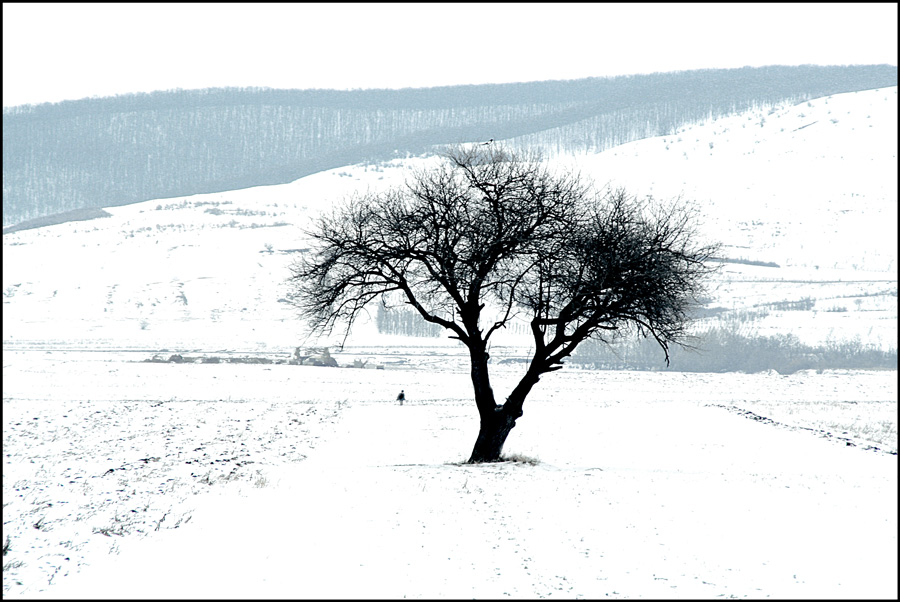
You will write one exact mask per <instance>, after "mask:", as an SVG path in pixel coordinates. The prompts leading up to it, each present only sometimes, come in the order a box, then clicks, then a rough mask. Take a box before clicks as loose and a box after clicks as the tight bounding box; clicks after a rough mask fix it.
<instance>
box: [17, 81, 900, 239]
mask: <svg viewBox="0 0 900 602" xmlns="http://www.w3.org/2000/svg"><path fill="white" fill-rule="evenodd" d="M896 85H897V68H896V67H894V66H890V65H877V66H836V67H818V66H800V67H763V68H749V67H747V68H742V69H722V70H700V71H684V72H675V73H655V74H650V75H634V76H619V77H608V78H588V79H580V80H568V81H546V82H534V83H518V84H493V85H470V86H448V87H439V88H422V89H410V88H408V89H402V90H355V91H336V90H273V89H259V88H226V89H221V88H217V89H205V90H175V91H166V92H154V93H149V94H130V95H123V96H115V97H109V98H91V99H83V100H77V101H65V102H61V103H55V104H41V105H23V106H19V107H12V108H4V110H3V225H4V226H8V225H11V224H18V223H20V222H23V221H25V220H29V219H34V218H39V217H42V216H45V215H52V214H57V213H62V212H66V211H72V210H76V209H84V208H91V207H105V206H115V205H123V204H128V203H134V202H140V201H145V200H150V199H157V198H168V197H175V196H184V195H189V194H198V193H205V192H219V191H223V190H233V189H238V188H245V187H249V186H259V185H266V184H283V183H287V182H291V181H293V180H296V179H298V178H301V177H303V176H306V175H309V174H312V173H315V172H318V171H322V170H325V169H331V168H335V167H340V166H342V165H348V164H353V163H359V162H362V161H366V160H369V161H383V160H388V159H392V158H395V157H397V156H406V155H407V154H413V155H418V154H421V153H423V152H426V151H427V150H428V149H429V148H431V147H432V146H434V145H440V144H453V143H459V142H466V141H479V140H485V139H488V138H494V139H496V140H509V141H510V142H511V143H512V144H514V145H540V146H541V147H544V148H550V149H556V150H559V151H583V150H591V151H600V150H604V149H606V148H610V147H613V146H616V145H618V144H622V143H625V142H630V141H633V140H637V139H640V138H644V137H647V136H655V135H663V134H668V133H672V132H674V131H675V129H676V128H678V127H681V126H683V125H685V124H689V123H693V122H696V121H698V120H702V119H707V118H709V117H716V116H723V115H729V114H732V113H734V112H738V111H742V110H746V109H749V108H753V107H758V106H767V105H772V104H777V103H782V102H800V101H804V100H808V99H811V98H816V97H820V96H827V95H829V94H837V93H842V92H852V91H858V90H867V89H872V88H879V87H887V86H896Z"/></svg>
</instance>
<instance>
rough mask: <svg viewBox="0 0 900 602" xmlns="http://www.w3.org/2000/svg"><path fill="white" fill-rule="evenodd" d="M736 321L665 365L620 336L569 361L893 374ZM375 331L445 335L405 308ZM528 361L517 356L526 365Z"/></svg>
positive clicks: (597, 365) (854, 351)
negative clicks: (755, 331)
mask: <svg viewBox="0 0 900 602" xmlns="http://www.w3.org/2000/svg"><path fill="white" fill-rule="evenodd" d="M811 303H812V301H811V300H810V299H802V300H800V301H797V302H784V304H773V306H777V307H778V308H780V309H783V310H788V309H794V310H808V309H810V308H811ZM738 322H739V320H738V319H735V320H732V322H731V323H729V322H724V323H721V324H719V325H717V326H713V327H711V328H709V329H707V330H706V331H705V332H703V333H701V334H699V335H697V338H696V341H695V342H694V345H695V346H696V347H697V349H684V348H681V347H677V346H672V347H670V348H669V356H670V358H669V359H670V363H669V366H666V363H665V354H664V353H663V351H662V349H660V347H659V345H658V344H657V343H656V341H654V340H653V339H652V338H642V337H637V336H624V337H622V338H621V339H620V340H618V341H615V342H612V343H611V344H606V343H602V342H600V341H596V340H593V339H588V340H586V341H584V342H583V343H581V344H580V345H579V346H578V347H577V348H576V349H575V353H574V354H572V356H571V358H570V359H569V360H568V362H569V363H571V364H573V365H576V366H579V367H581V368H586V369H594V370H640V371H645V370H646V371H657V370H659V371H672V372H747V373H753V372H764V371H766V370H775V371H777V372H779V373H781V374H793V373H794V372H797V371H798V370H896V369H897V350H896V349H890V350H883V349H880V348H878V347H875V346H874V345H864V344H862V342H860V341H859V340H858V339H853V340H844V341H835V342H830V343H828V344H826V345H819V346H812V345H805V344H803V343H801V342H800V340H799V339H798V338H797V337H796V336H795V335H793V334H776V335H772V336H763V335H757V334H753V333H752V332H748V331H747V329H746V328H745V327H744V326H743V325H742V324H740V323H738ZM376 325H377V327H378V332H379V333H382V334H393V335H405V336H413V337H441V336H445V333H444V329H443V328H441V327H440V326H438V325H436V324H430V323H428V322H426V321H425V320H423V319H422V317H421V316H420V315H419V313H418V312H416V311H414V310H411V309H409V308H406V307H393V308H391V309H388V310H385V309H384V308H383V307H381V306H380V305H379V306H378V313H377V315H376ZM510 326H511V331H513V333H514V334H518V335H523V339H522V341H523V342H527V341H528V340H530V335H529V334H528V332H527V331H528V326H527V325H526V324H524V323H522V324H520V323H513V324H511V325H510ZM528 359H530V358H524V357H522V358H518V359H517V360H509V359H507V360H506V361H507V362H509V361H522V362H527V361H528Z"/></svg>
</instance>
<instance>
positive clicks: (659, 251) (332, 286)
mask: <svg viewBox="0 0 900 602" xmlns="http://www.w3.org/2000/svg"><path fill="white" fill-rule="evenodd" d="M444 159H445V161H444V162H443V163H442V164H441V165H440V166H439V167H436V168H434V169H430V170H422V171H418V172H416V173H415V174H414V175H413V177H412V178H411V179H410V180H409V181H408V182H407V183H406V185H405V186H403V187H400V188H395V189H392V190H390V191H387V192H383V193H378V194H369V195H366V196H362V197H355V198H351V199H349V200H348V201H347V202H345V203H344V204H342V205H340V206H337V207H336V208H334V209H333V211H332V212H331V213H330V214H328V215H324V216H322V217H321V218H320V219H319V220H318V221H317V222H316V223H315V225H314V227H313V228H312V230H311V231H310V232H308V234H309V235H310V236H311V238H312V239H313V241H314V249H313V251H312V252H311V253H310V254H308V255H306V256H304V257H303V258H302V259H301V260H299V261H298V262H296V263H295V264H294V265H293V266H292V267H291V271H292V278H291V280H290V282H291V284H292V290H291V295H290V298H291V302H292V303H293V304H294V305H295V306H296V307H298V308H299V309H300V310H301V315H302V317H304V318H305V319H306V320H308V323H309V325H310V327H311V329H312V331H313V332H318V333H323V334H328V333H331V332H332V331H333V329H334V328H335V327H336V326H339V325H343V326H345V327H346V331H345V335H346V333H349V331H350V329H351V327H352V325H353V323H354V320H355V319H356V318H357V316H358V315H359V313H360V312H361V311H362V310H363V308H365V307H366V306H367V305H368V304H369V303H370V302H372V301H374V300H380V301H381V302H383V303H384V302H387V300H389V299H390V298H392V297H400V298H401V299H402V301H403V302H405V303H407V304H409V305H410V306H411V307H413V308H414V309H415V310H416V311H417V312H418V313H419V315H421V316H422V318H423V319H424V320H426V321H428V322H431V323H433V324H438V325H440V326H442V327H444V328H446V329H447V330H448V331H450V333H451V335H450V336H451V338H455V339H458V340H460V341H461V342H462V343H463V344H464V345H465V346H466V347H467V348H468V351H469V358H470V361H471V378H472V385H473V387H474V394H475V403H476V405H477V407H478V412H479V415H480V418H481V427H480V430H479V433H478V438H477V440H476V442H475V446H474V449H473V450H472V455H471V457H470V458H469V462H492V461H497V460H499V459H500V453H501V450H502V448H503V444H504V442H505V441H506V438H507V436H508V434H509V432H510V430H511V429H512V428H513V427H514V426H515V424H516V420H517V419H518V418H519V417H521V416H522V413H523V412H522V407H523V403H524V401H525V398H526V397H527V395H528V393H529V392H530V391H531V389H532V387H533V386H534V385H535V384H536V383H537V382H538V380H539V378H540V377H541V375H543V374H546V373H548V372H552V371H554V370H559V369H560V368H562V367H563V360H564V359H565V358H566V357H568V356H569V355H570V354H571V353H572V352H573V351H574V350H575V348H576V346H577V345H578V344H579V343H580V342H582V341H584V340H585V339H587V338H589V337H594V338H596V339H600V340H602V341H609V340H611V338H612V337H613V336H615V335H616V334H617V333H618V332H620V331H622V330H623V329H624V328H626V327H628V326H633V327H635V328H636V329H637V331H638V332H639V333H640V334H641V335H643V336H652V337H653V338H654V339H655V340H656V341H657V343H659V345H660V347H661V348H662V351H663V353H664V356H665V361H666V363H667V364H668V360H669V355H668V348H669V345H670V344H672V343H676V344H681V345H684V344H685V341H686V340H687V339H686V335H687V332H686V326H687V324H688V321H689V314H688V312H689V310H690V308H691V307H692V306H693V305H695V304H696V303H697V301H696V300H697V298H698V297H699V296H700V294H701V293H702V291H703V288H702V287H703V282H704V280H705V276H706V275H707V274H708V273H709V272H711V271H712V269H713V268H711V267H710V266H709V264H707V263H705V262H706V260H707V259H709V257H710V255H711V253H713V252H714V251H715V249H716V247H715V246H712V245H701V244H698V243H697V238H698V237H697V234H696V232H695V230H694V224H695V217H696V215H695V212H694V210H693V209H691V207H690V206H688V205H685V204H683V203H675V204H670V205H667V206H663V205H662V204H658V203H654V202H652V201H651V200H649V199H647V200H638V199H635V198H633V197H630V196H628V195H627V194H626V193H625V192H624V191H622V190H616V191H609V190H607V191H605V192H603V193H597V192H595V191H593V189H592V187H591V186H590V184H588V183H585V181H583V179H582V178H580V177H579V176H578V175H575V174H573V173H564V174H562V175H557V174H555V173H553V172H551V171H550V169H549V168H548V167H547V166H546V165H545V164H544V163H542V162H541V161H540V160H539V159H538V158H535V157H523V156H521V155H516V154H513V153H511V152H510V151H508V150H506V149H504V148H502V147H501V146H500V145H497V144H491V145H475V146H473V147H470V148H465V147H458V148H455V149H452V150H450V151H448V152H447V153H446V154H445V155H444ZM513 319H519V320H522V319H524V320H525V321H527V322H528V323H530V326H531V334H532V336H533V338H534V355H533V357H532V359H531V363H530V365H529V366H528V369H527V371H526V373H525V375H524V376H523V377H522V379H521V381H520V382H519V383H518V385H517V386H516V387H515V388H514V389H513V390H512V392H511V393H510V394H509V396H508V397H507V398H506V401H505V402H504V403H503V404H498V403H496V400H495V397H494V391H493V389H492V388H491V383H490V377H489V373H488V360H489V356H488V352H487V350H488V343H489V341H490V339H491V336H492V335H494V334H495V333H496V332H497V331H498V330H499V329H501V328H504V327H505V326H507V325H508V324H509V323H510V321H511V320H513Z"/></svg>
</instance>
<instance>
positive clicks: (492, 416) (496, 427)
mask: <svg viewBox="0 0 900 602" xmlns="http://www.w3.org/2000/svg"><path fill="white" fill-rule="evenodd" d="M484 368H485V370H486V369H487V365H486V364H485V366H484ZM538 380H540V370H539V369H536V368H534V367H532V368H530V369H529V370H528V372H527V373H526V374H525V376H523V377H522V380H521V381H519V384H518V385H517V386H516V388H515V389H513V392H512V393H511V394H510V396H509V397H508V398H507V399H506V403H504V404H503V405H502V406H498V405H495V406H494V407H493V408H490V409H483V408H482V407H481V406H479V408H478V410H479V414H480V415H481V427H480V428H479V430H478V439H476V440H475V447H474V449H472V455H471V457H470V458H469V464H476V463H478V462H499V461H500V452H502V451H503V444H504V443H506V438H507V437H508V436H509V432H510V431H511V430H512V429H513V427H515V426H516V420H517V419H518V418H519V417H521V416H522V404H524V402H525V397H526V396H527V395H528V393H529V392H530V391H531V388H532V387H533V386H534V385H535V384H537V382H538ZM492 395H493V394H492Z"/></svg>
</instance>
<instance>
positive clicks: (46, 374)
mask: <svg viewBox="0 0 900 602" xmlns="http://www.w3.org/2000/svg"><path fill="white" fill-rule="evenodd" d="M3 362H4V377H5V378H4V380H5V382H4V413H3V421H4V427H3V428H4V442H5V445H4V448H5V458H4V502H5V504H7V505H6V506H5V508H4V537H7V536H11V546H10V551H9V553H8V554H7V555H6V556H5V557H4V563H5V564H7V565H8V563H10V562H13V563H19V562H21V563H24V564H22V565H21V566H18V567H14V568H9V569H7V570H5V571H4V575H5V578H4V594H5V597H46V596H49V597H62V598H68V597H85V598H94V597H112V598H119V597H125V598H127V597H202V598H217V597H397V598H399V597H402V596H407V597H438V596H440V597H481V598H485V597H501V596H513V597H545V596H560V597H576V596H581V597H588V598H593V597H603V596H617V597H659V598H663V597H664V598H668V597H685V598H687V597H718V596H725V597H729V596H735V597H752V598H757V597H766V596H770V597H799V598H816V597H834V598H842V597H845V598H860V597H893V596H895V595H896V593H897V456H896V455H891V454H889V453H885V452H884V451H876V450H873V449H868V450H866V449H865V448H866V447H871V446H873V445H875V446H877V447H881V448H882V449H884V448H885V447H890V444H891V443H892V445H893V449H894V450H896V414H895V412H896V399H897V381H896V374H895V373H888V372H881V373H878V372H874V373H827V372H826V373H824V374H815V373H814V372H813V373H810V372H804V373H797V374H794V375H791V376H787V377H785V376H779V375H777V374H757V375H745V374H716V375H713V374H691V375H687V374H671V373H629V372H594V371H571V372H567V371H563V372H560V373H556V374H553V375H549V376H547V377H545V378H544V379H543V380H542V382H541V383H540V384H539V385H538V387H537V388H536V390H535V391H534V393H533V396H532V398H531V399H529V400H528V402H527V403H526V406H525V416H523V418H522V419H521V420H520V421H519V424H518V426H517V427H516V429H515V430H514V431H513V433H512V434H511V436H510V439H509V441H508V443H507V450H506V451H507V453H509V454H518V455H519V456H521V457H524V458H526V459H533V460H536V461H537V463H536V464H529V463H521V462H515V463H503V464H499V465H482V466H467V465H460V464H459V463H460V462H461V461H463V460H465V459H466V457H467V455H468V452H469V451H471V449H470V448H471V445H472V443H473V442H474V438H475V435H476V433H477V422H478V419H477V412H476V411H475V408H474V404H473V403H472V402H471V401H470V400H469V397H470V395H469V391H468V389H469V387H470V385H469V383H468V376H467V373H466V372H465V371H464V370H460V369H456V368H447V369H444V370H441V369H439V368H434V367H432V368H430V369H428V370H419V369H406V370H403V369H386V370H358V369H350V368H340V369H335V368H315V367H304V366H288V365H270V366H262V365H232V364H214V365H207V364H203V365H200V364H152V363H142V362H130V361H128V357H123V356H121V355H116V354H103V353H96V354H79V353H65V352H57V353H51V354H46V353H44V352H40V353H39V352H23V351H20V352H8V351H6V352H4V358H3ZM516 375H517V373H516V371H515V370H514V369H512V368H505V369H498V370H497V373H496V377H495V383H494V384H495V388H496V389H497V390H498V391H503V390H508V388H509V387H510V386H511V384H512V382H513V380H514V379H515V377H516ZM401 388H404V389H405V390H406V392H407V399H408V401H407V402H406V403H405V404H404V405H403V406H400V405H398V404H397V403H396V402H395V401H393V398H394V396H395V395H396V392H397V391H399V390H400V389H401ZM769 404H779V405H781V406H782V407H788V408H794V407H795V408H798V409H801V410H802V408H803V407H804V406H805V405H808V404H818V406H819V407H818V409H817V411H816V412H815V415H816V416H818V417H819V418H822V417H824V416H826V415H827V413H828V410H829V408H837V409H840V408H842V407H844V406H845V405H848V404H849V405H853V407H854V408H855V409H856V410H858V412H857V415H858V417H859V419H860V420H865V419H867V418H868V419H869V420H870V421H876V420H880V419H883V418H884V417H885V416H887V417H890V416H892V415H893V419H894V430H893V441H892V442H888V444H885V442H883V441H870V440H866V439H865V438H863V437H862V436H860V433H856V432H853V431H852V430H849V431H848V432H846V433H845V432H842V431H834V430H828V431H822V432H819V431H817V430H805V429H802V428H793V429H792V428H787V427H786V426H784V425H783V424H782V425H781V426H776V425H773V424H771V423H768V424H767V423H764V422H761V421H758V420H749V419H747V418H746V417H745V416H742V415H740V414H739V413H736V412H733V411H728V409H727V408H725V407H721V406H733V407H735V408H740V409H743V410H749V411H753V412H754V413H756V414H764V410H763V408H766V407H768V405H769ZM795 424H796V425H799V426H803V424H804V421H803V419H802V417H801V419H800V420H799V421H797V422H796V423H795ZM813 426H816V425H813ZM826 433H827V434H826ZM828 435H830V436H828ZM841 438H843V439H841ZM848 442H849V443H851V444H852V445H850V444H848ZM108 552H117V553H108Z"/></svg>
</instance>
